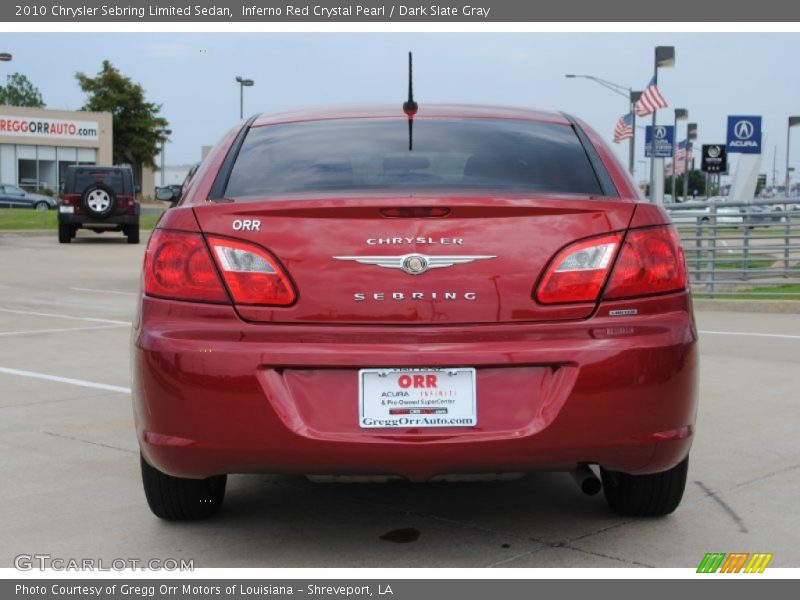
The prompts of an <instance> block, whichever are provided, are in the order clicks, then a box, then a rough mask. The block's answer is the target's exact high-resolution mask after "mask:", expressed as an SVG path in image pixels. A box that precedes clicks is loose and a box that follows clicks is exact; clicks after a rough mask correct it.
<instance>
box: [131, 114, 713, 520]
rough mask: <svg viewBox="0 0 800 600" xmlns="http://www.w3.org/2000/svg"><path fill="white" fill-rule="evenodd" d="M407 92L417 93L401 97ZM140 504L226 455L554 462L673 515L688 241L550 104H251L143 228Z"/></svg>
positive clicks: (687, 349) (433, 467) (623, 505)
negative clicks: (324, 108)
mask: <svg viewBox="0 0 800 600" xmlns="http://www.w3.org/2000/svg"><path fill="white" fill-rule="evenodd" d="M415 108H416V107H415ZM132 354H133V371H134V387H133V397H134V411H135V417H136V425H137V433H138V439H139V443H140V445H141V451H142V474H143V481H144V488H145V492H146V496H147V500H148V502H149V504H150V507H151V509H152V510H153V512H154V513H155V514H156V515H158V516H159V517H163V518H167V519H191V518H201V517H207V516H210V515H212V514H214V513H215V512H216V511H217V510H218V508H219V506H220V504H221V503H222V499H223V496H224V492H225V481H226V474H227V473H248V472H252V473H303V474H309V475H325V476H331V475H348V476H368V475H369V476H373V475H382V476H400V477H404V478H407V479H410V480H412V481H427V480H430V479H432V478H440V477H443V476H464V475H468V474H474V475H478V474H480V475H495V474H509V473H524V472H527V471H533V470H543V469H547V470H564V471H571V472H573V474H574V475H575V476H576V478H577V479H578V480H579V481H580V482H581V483H582V485H583V487H584V490H585V491H597V490H598V489H599V483H600V482H599V481H598V479H597V478H596V477H594V476H593V475H592V472H591V470H590V469H589V467H588V465H598V466H599V468H600V472H601V474H602V484H603V489H604V491H605V496H606V498H607V500H608V503H609V505H610V506H611V508H612V509H614V510H616V511H618V512H620V513H623V514H633V515H661V514H666V513H669V512H672V511H673V510H674V509H675V507H676V506H677V505H678V503H679V502H680V499H681V496H682V494H683V488H684V484H685V481H686V469H687V464H688V454H689V447H690V445H691V441H692V436H693V433H694V420H695V412H696V375H697V348H696V333H695V328H694V322H693V317H692V309H691V299H690V296H689V292H688V290H687V278H686V269H685V262H684V258H683V251H682V249H681V246H680V242H679V240H678V237H677V234H676V232H675V230H674V229H673V227H672V226H671V225H669V218H668V216H667V215H666V214H665V213H664V211H663V210H661V209H660V208H658V207H656V206H653V205H650V204H646V203H642V202H640V201H639V200H638V196H637V192H636V190H635V188H634V186H633V184H632V182H631V180H630V179H629V178H628V176H627V174H626V173H625V171H624V170H623V169H622V168H621V167H620V165H619V164H618V162H617V161H616V160H615V158H614V157H613V156H612V154H611V152H610V151H609V149H608V148H607V147H606V146H605V145H604V143H603V142H602V141H601V140H600V139H599V137H598V135H597V134H596V133H594V132H593V131H592V130H591V129H589V128H588V127H587V126H586V125H585V124H583V123H582V122H580V121H579V120H577V119H574V118H572V117H569V116H565V115H562V114H560V113H550V112H535V111H528V110H513V109H503V108H494V107H467V106H442V105H440V106H420V107H419V109H418V110H406V112H405V113H404V112H403V111H402V110H400V107H399V106H378V107H374V106H373V107H367V108H360V109H342V110H339V111H331V112H314V113H312V112H303V113H292V114H282V115H274V116H263V115H262V116H257V117H254V118H252V119H250V120H248V121H246V122H243V123H242V124H240V125H239V126H237V127H236V129H234V130H233V131H231V132H229V133H228V134H227V135H226V136H225V137H224V139H223V140H222V141H221V142H220V143H219V144H218V145H217V146H216V148H215V149H214V150H213V151H212V153H211V154H210V155H209V156H208V157H207V158H206V160H205V161H204V163H203V165H202V166H201V167H200V170H199V171H198V172H197V174H196V175H195V176H194V178H193V179H192V181H191V183H190V184H189V185H188V186H187V189H186V190H185V191H184V195H183V198H182V200H181V203H180V204H179V206H178V207H176V208H173V209H171V210H169V211H168V212H167V213H166V214H165V215H164V217H163V218H162V219H161V221H160V222H159V224H158V226H157V228H156V230H155V231H154V232H153V235H152V236H151V238H150V242H149V246H148V248H147V254H146V258H145V263H144V274H143V278H142V297H141V305H140V312H139V315H138V316H137V319H136V323H135V329H134V334H133V353H132Z"/></svg>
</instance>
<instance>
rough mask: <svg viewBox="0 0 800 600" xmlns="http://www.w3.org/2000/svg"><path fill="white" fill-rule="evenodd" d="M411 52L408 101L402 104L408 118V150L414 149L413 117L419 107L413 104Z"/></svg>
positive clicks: (409, 55)
mask: <svg viewBox="0 0 800 600" xmlns="http://www.w3.org/2000/svg"><path fill="white" fill-rule="evenodd" d="M412 60H413V59H412V56H411V52H409V53H408V100H406V101H405V102H403V112H404V113H406V116H407V117H408V150H409V152H410V151H412V150H413V149H414V115H416V114H417V109H418V108H419V105H418V104H417V103H416V102H414V69H413V62H412Z"/></svg>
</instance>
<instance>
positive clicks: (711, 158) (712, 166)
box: [700, 144, 728, 173]
mask: <svg viewBox="0 0 800 600" xmlns="http://www.w3.org/2000/svg"><path fill="white" fill-rule="evenodd" d="M700 165H701V166H700V170H701V171H703V172H704V173H725V172H726V171H727V170H728V154H727V152H726V151H725V146H724V145H723V144H703V160H702V162H701V163H700Z"/></svg>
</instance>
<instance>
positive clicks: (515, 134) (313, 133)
mask: <svg viewBox="0 0 800 600" xmlns="http://www.w3.org/2000/svg"><path fill="white" fill-rule="evenodd" d="M409 138H410V135H409V124H408V121H407V120H406V119H342V120H330V121H314V122H309V123H294V124H287V125H272V126H265V127H254V128H252V129H251V130H250V131H249V132H248V134H247V137H246V138H245V140H244V143H243V145H242V147H241V149H240V151H239V155H238V156H237V158H236V161H235V163H234V166H233V169H232V171H231V175H230V178H229V180H228V185H227V188H226V191H225V196H227V197H230V198H240V197H247V196H273V195H281V194H291V193H308V192H330V191H339V190H352V191H370V190H376V191H377V190H390V191H391V190H408V189H424V190H451V189H452V190H470V189H509V190H521V191H537V192H556V193H570V194H591V195H599V194H602V190H601V187H600V183H599V181H598V179H597V176H596V174H595V172H594V169H593V168H592V164H591V163H590V161H589V158H588V156H587V155H586V151H585V150H584V148H583V146H582V145H581V142H580V140H579V139H578V137H577V135H576V134H575V132H574V131H573V129H572V128H571V127H569V126H567V125H558V124H550V123H536V122H528V121H512V120H507V121H500V120H479V119H467V120H441V119H416V120H414V123H413V139H411V140H410V139H409ZM410 142H411V143H413V146H412V149H411V150H409V144H410Z"/></svg>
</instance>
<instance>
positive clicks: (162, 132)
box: [158, 127, 172, 187]
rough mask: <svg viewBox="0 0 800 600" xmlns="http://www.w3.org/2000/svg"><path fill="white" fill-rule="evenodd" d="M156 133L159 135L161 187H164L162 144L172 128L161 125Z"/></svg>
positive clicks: (163, 144) (170, 133)
mask: <svg viewBox="0 0 800 600" xmlns="http://www.w3.org/2000/svg"><path fill="white" fill-rule="evenodd" d="M158 133H159V135H160V136H161V187H164V170H165V169H166V167H165V162H166V161H165V160H164V146H165V145H166V143H167V136H170V135H172V130H171V129H167V128H166V127H161V128H159V129H158Z"/></svg>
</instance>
